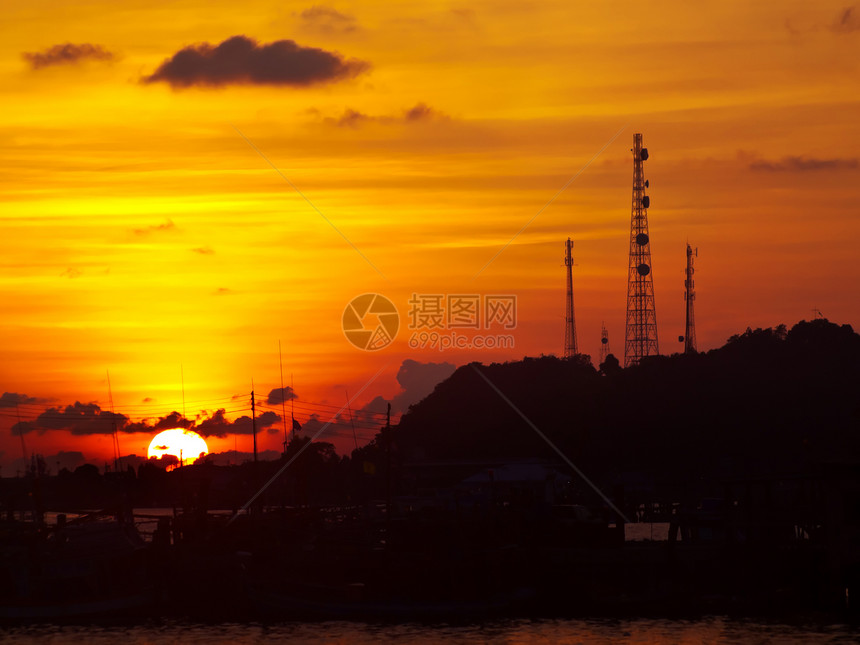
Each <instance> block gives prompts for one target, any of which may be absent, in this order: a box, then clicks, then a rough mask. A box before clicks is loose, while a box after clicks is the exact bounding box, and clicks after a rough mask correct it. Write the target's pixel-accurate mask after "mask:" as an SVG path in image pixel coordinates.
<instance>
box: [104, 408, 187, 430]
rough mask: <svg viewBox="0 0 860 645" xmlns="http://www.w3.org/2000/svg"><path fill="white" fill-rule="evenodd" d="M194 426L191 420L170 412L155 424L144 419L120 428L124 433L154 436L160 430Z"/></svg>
mask: <svg viewBox="0 0 860 645" xmlns="http://www.w3.org/2000/svg"><path fill="white" fill-rule="evenodd" d="M193 426H194V421H193V420H192V419H186V418H185V417H183V416H182V415H181V414H179V413H178V412H175V411H174V412H171V413H170V414H168V415H166V416H163V417H159V419H158V421H156V422H155V423H150V422H149V420H148V419H144V420H143V421H138V422H135V423H128V424H126V425H125V426H124V427H122V428H120V429H121V430H122V431H123V432H125V433H129V434H131V433H149V434H154V433H156V432H161V431H162V430H171V429H173V428H185V429H188V428H191V427H193Z"/></svg>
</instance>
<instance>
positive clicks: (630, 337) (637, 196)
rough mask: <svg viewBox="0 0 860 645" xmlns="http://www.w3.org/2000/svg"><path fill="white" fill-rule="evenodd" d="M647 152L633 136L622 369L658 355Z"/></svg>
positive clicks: (637, 137)
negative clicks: (645, 170) (631, 195)
mask: <svg viewBox="0 0 860 645" xmlns="http://www.w3.org/2000/svg"><path fill="white" fill-rule="evenodd" d="M647 159H648V148H644V147H643V146H642V135H641V134H640V133H637V134H634V135H633V205H632V210H631V216H630V265H629V268H628V274H627V329H626V334H625V337H624V367H627V366H629V365H633V364H635V363H637V362H639V360H640V359H641V358H643V357H644V356H652V355H655V354H659V353H660V349H659V346H658V344H657V313H656V311H655V308H654V281H653V275H652V273H651V238H650V237H649V236H648V207H649V206H650V205H651V198H650V197H648V195H646V194H645V189H646V188H648V180H646V179H645V177H644V171H643V164H644V162H645V161H646V160H647Z"/></svg>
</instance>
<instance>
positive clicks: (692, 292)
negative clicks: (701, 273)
mask: <svg viewBox="0 0 860 645" xmlns="http://www.w3.org/2000/svg"><path fill="white" fill-rule="evenodd" d="M693 257H699V249H695V250H693V248H692V247H691V246H690V245H689V243H688V244H687V270H686V272H685V275H686V279H685V280H684V300H685V301H686V303H687V323H686V325H685V326H684V353H685V354H691V353H695V352H696V320H695V318H694V317H693V302H694V301H695V300H696V289H695V287H696V284H695V282H693V271H694V269H693Z"/></svg>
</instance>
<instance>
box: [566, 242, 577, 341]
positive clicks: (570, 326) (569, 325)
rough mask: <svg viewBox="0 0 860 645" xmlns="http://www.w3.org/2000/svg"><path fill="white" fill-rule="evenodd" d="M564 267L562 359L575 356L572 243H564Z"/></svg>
mask: <svg viewBox="0 0 860 645" xmlns="http://www.w3.org/2000/svg"><path fill="white" fill-rule="evenodd" d="M564 266H565V267H566V268H567V297H566V299H565V303H564V357H565V358H571V357H573V356H576V355H577V354H578V353H579V351H578V349H577V346H576V322H575V319H574V317H573V241H572V240H571V239H570V238H567V242H565V243H564Z"/></svg>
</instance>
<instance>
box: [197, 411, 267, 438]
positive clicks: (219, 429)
mask: <svg viewBox="0 0 860 645" xmlns="http://www.w3.org/2000/svg"><path fill="white" fill-rule="evenodd" d="M225 412H226V410H225V409H224V408H221V409H219V410H216V411H215V413H214V414H213V415H212V416H210V417H209V418H208V419H205V420H204V421H202V422H200V423H199V424H198V425H196V426H194V428H193V429H194V432H196V433H197V434H199V435H201V436H204V437H226V436H227V435H228V434H251V432H252V420H251V417H249V416H241V417H239V418H238V419H236V420H235V421H230V420H229V419H227V418H226V417H225V416H224V415H225ZM280 422H281V417H280V416H279V415H277V414H275V413H274V412H271V411H269V412H264V413H263V414H261V415H260V416H258V417H257V420H256V430H257V432H258V433H259V432H262V431H263V430H265V429H266V428H268V427H269V426H273V425H275V424H276V423H280Z"/></svg>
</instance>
